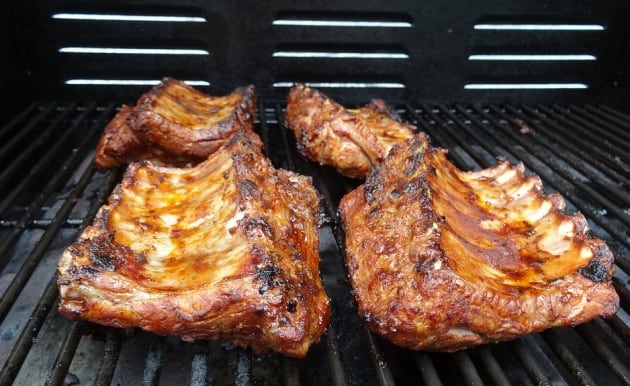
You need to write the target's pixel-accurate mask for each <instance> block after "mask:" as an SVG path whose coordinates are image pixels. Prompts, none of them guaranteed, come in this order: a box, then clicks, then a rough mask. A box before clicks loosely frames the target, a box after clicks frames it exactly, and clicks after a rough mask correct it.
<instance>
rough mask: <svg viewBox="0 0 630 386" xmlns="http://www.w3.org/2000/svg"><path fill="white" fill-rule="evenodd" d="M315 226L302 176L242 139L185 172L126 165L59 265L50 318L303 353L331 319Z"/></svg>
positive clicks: (314, 201)
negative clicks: (55, 309) (55, 307)
mask: <svg viewBox="0 0 630 386" xmlns="http://www.w3.org/2000/svg"><path fill="white" fill-rule="evenodd" d="M318 220H319V196H318V194H317V193H316V191H315V189H314V188H313V185H312V182H311V179H310V178H309V177H305V176H301V175H298V174H295V173H293V172H290V171H285V170H282V169H275V168H274V167H273V166H272V165H271V163H270V161H269V160H268V159H267V158H265V157H264V156H263V155H262V154H261V153H260V152H259V151H258V148H257V147H256V146H255V145H252V144H251V142H250V140H249V137H248V136H246V135H244V134H243V133H240V134H237V135H236V136H235V137H234V138H232V140H231V141H230V142H228V143H227V144H226V145H225V146H223V147H222V148H221V149H220V150H218V151H217V152H215V153H213V154H212V155H211V156H210V157H209V158H208V159H207V160H206V161H204V162H202V163H200V164H198V165H196V166H193V167H190V168H176V167H167V166H163V165H158V164H155V163H153V162H147V161H145V162H140V163H132V164H130V165H129V167H128V170H127V171H126V173H125V175H124V177H123V180H122V182H121V183H120V184H119V185H118V186H117V187H116V188H115V190H114V191H113V193H112V194H111V196H110V198H109V203H108V204H107V205H104V206H103V207H102V208H101V209H100V211H99V212H98V214H97V216H96V219H95V220H94V223H93V224H92V225H91V226H88V227H87V228H86V229H85V231H84V232H83V233H82V234H81V236H80V238H79V239H78V240H77V241H76V242H75V243H74V244H72V245H71V246H70V247H68V248H67V249H66V250H65V252H64V253H63V255H62V257H61V260H60V262H59V266H58V269H59V274H60V276H59V280H58V285H59V292H60V297H61V303H60V305H59V310H60V312H61V313H62V314H63V315H65V316H67V317H69V318H72V319H85V320H88V321H91V322H95V323H99V324H103V325H107V326H114V327H125V328H128V327H141V328H143V329H145V330H148V331H151V332H154V333H157V334H163V335H166V334H176V335H180V336H181V337H182V339H184V340H187V341H190V340H195V339H218V338H225V339H227V340H229V341H231V342H233V343H235V344H238V345H240V346H243V347H251V348H252V349H253V350H254V351H256V352H266V351H268V350H274V351H277V352H280V353H283V354H286V355H290V356H296V357H302V356H304V355H305V354H306V352H307V350H308V348H309V346H310V345H311V344H312V343H313V342H316V341H318V340H319V338H320V336H321V335H322V333H323V332H324V329H325V327H326V325H327V322H328V318H329V299H328V297H327V295H326V293H325V291H324V288H323V284H322V281H321V279H320V276H319V252H318V247H319V245H318V242H319V238H318Z"/></svg>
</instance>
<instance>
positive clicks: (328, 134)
mask: <svg viewBox="0 0 630 386" xmlns="http://www.w3.org/2000/svg"><path fill="white" fill-rule="evenodd" d="M285 121H286V124H287V126H288V127H289V128H291V129H292V130H293V133H294V135H295V137H296V140H297V144H298V147H299V150H300V152H301V153H302V154H303V155H304V156H306V157H308V158H310V159H312V160H314V161H317V162H319V163H320V164H323V165H328V166H332V167H334V168H335V169H336V170H337V171H338V172H339V173H341V174H342V175H344V176H347V177H352V178H358V179H364V178H365V176H366V175H367V174H368V173H369V171H370V170H371V168H372V166H373V165H378V164H379V163H380V162H382V160H383V158H385V156H386V155H387V152H389V149H390V148H391V147H392V146H393V145H394V144H396V143H398V142H400V141H403V140H405V139H407V138H410V137H412V136H413V134H414V130H415V127H414V126H412V125H410V124H407V123H403V122H402V121H400V119H399V118H398V116H397V114H396V113H395V112H394V110H393V109H391V108H390V107H389V106H387V105H386V104H385V102H383V101H382V100H380V99H373V100H372V102H371V103H369V104H367V105H365V106H363V107H361V108H358V109H346V108H345V107H343V106H342V105H340V104H338V103H337V102H335V101H333V100H332V99H330V98H328V97H327V96H325V95H324V94H323V93H322V92H320V91H318V90H316V89H313V88H310V87H307V86H305V85H303V84H298V85H296V86H294V87H292V88H291V90H290V91H289V96H288V98H287V109H286V115H285Z"/></svg>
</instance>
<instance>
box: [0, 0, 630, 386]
mask: <svg viewBox="0 0 630 386" xmlns="http://www.w3.org/2000/svg"><path fill="white" fill-rule="evenodd" d="M199 3H200V2H184V3H183V4H184V5H177V6H174V5H172V4H170V3H167V2H163V1H155V2H152V3H151V4H148V3H146V2H130V3H128V4H123V3H113V4H111V5H110V4H107V3H106V2H99V3H94V4H89V5H85V4H81V3H74V2H66V1H56V2H36V1H26V2H16V3H15V4H10V3H9V4H5V5H2V8H3V10H4V11H5V12H2V15H1V16H0V18H2V21H3V22H4V23H2V24H3V25H4V27H3V28H4V29H5V31H4V32H5V34H3V37H2V41H1V44H2V47H3V51H4V52H6V53H8V54H9V55H6V56H5V58H9V60H8V61H7V60H6V59H5V61H3V63H2V64H0V66H1V67H0V68H2V70H3V72H2V75H0V89H1V90H2V91H3V92H4V95H5V99H6V95H11V96H14V97H12V98H11V99H10V101H8V102H7V103H5V104H3V106H2V112H3V116H2V117H1V118H0V122H2V124H1V125H0V164H2V168H1V169H0V269H1V275H0V293H1V294H2V298H1V300H0V368H1V372H0V385H8V384H16V385H18V384H19V385H34V384H51V385H75V384H82V385H83V384H97V385H109V384H120V385H135V384H143V385H173V384H190V385H223V384H237V385H276V384H286V385H375V384H380V385H407V384H414V385H422V384H423V385H460V384H461V385H464V384H466V385H504V384H516V385H563V384H569V385H594V384H600V385H624V384H625V385H627V384H630V315H628V312H629V310H630V230H629V229H630V188H629V186H630V105H629V104H628V103H627V100H628V98H627V97H628V96H630V85H628V84H627V83H628V80H630V66H629V65H628V62H627V58H628V55H629V54H630V40H628V39H629V36H630V29H629V27H628V23H627V20H630V5H628V4H625V3H624V2H621V1H607V2H604V3H601V2H594V1H593V2H587V1H574V2H571V1H559V2H557V4H548V3H545V2H534V3H535V4H530V3H531V2H517V1H515V2H510V4H502V3H503V2H499V1H484V2H482V3H484V6H486V8H484V7H482V6H481V4H479V5H477V6H476V7H475V9H473V10H471V9H468V8H467V6H471V5H470V4H466V2H463V1H462V2H459V1H456V2H450V3H449V4H442V5H440V4H441V3H440V4H438V3H439V2H434V3H431V4H422V3H420V4H416V5H410V4H406V3H405V2H396V1H394V2H388V4H379V3H378V2H369V1H368V2H365V1H363V2H359V1H344V2H341V3H337V2H316V3H313V4H310V5H308V6H307V5H303V6H301V7H298V8H299V9H296V7H297V6H296V5H295V4H292V3H290V2H274V4H267V3H265V4H258V3H257V2H248V1H235V2H228V3H225V4H209V2H207V4H206V3H203V4H199ZM389 3H391V4H389ZM460 3H461V4H460ZM464 4H465V5H464ZM477 8H478V9H477ZM482 8H484V9H482ZM158 20H163V21H158ZM510 28H511V29H510ZM528 28H529V29H528ZM501 31H504V32H501ZM114 48H117V49H118V51H115V50H113V49H114ZM96 49H100V50H101V51H98V50H96ZM130 49H134V50H135V51H129V50H130ZM143 49H144V50H145V51H142V50H143ZM147 49H152V50H154V51H146V50H147ZM157 49H165V50H166V51H164V52H165V53H164V52H163V53H161V54H160V53H159V52H160V51H155V50H157ZM184 49H185V50H187V51H178V50H184ZM108 50H109V51H108ZM553 50H556V51H553ZM106 51H108V52H106ZM204 52H205V53H204ZM173 53H176V54H175V55H173ZM428 53H430V55H428ZM550 53H553V55H555V56H553V58H556V59H557V60H556V59H553V58H550V57H549V55H551V54H550ZM156 55H158V56H157V58H158V59H159V60H156ZM493 55H494V56H493ZM501 55H503V56H501ZM505 55H509V56H507V57H506V56H505ZM523 55H525V56H523ZM527 55H529V59H528V60H526V59H523V58H524V57H527ZM589 55H590V56H589ZM484 57H485V58H495V59H494V60H495V61H492V60H493V59H490V61H488V60H485V59H480V58H484ZM545 57H547V60H545V61H543V62H542V63H539V62H540V61H541V59H543V58H545ZM497 58H498V59H497ZM519 58H520V59H519ZM568 58H574V59H568ZM449 64H450V65H449ZM162 76H172V77H175V78H178V79H182V80H187V81H190V82H191V83H192V84H193V85H195V86H196V87H199V88H200V89H202V90H205V91H208V92H210V93H214V94H220V93H222V92H225V91H227V90H229V89H231V88H232V87H234V86H237V85H244V84H247V83H253V84H255V85H256V87H257V90H258V92H259V94H260V97H259V101H258V105H257V117H256V124H255V128H256V131H257V132H258V133H259V134H260V136H261V138H262V139H263V141H264V145H265V151H266V154H267V156H268V157H269V158H270V159H271V160H272V162H273V163H274V165H275V166H276V167H282V168H286V169H290V170H295V171H297V172H299V173H302V174H305V175H309V176H312V177H313V180H314V184H315V187H316V188H317V190H318V191H319V192H320V193H321V195H322V198H323V200H322V208H321V211H322V214H323V218H324V220H325V221H324V222H323V225H322V227H321V230H320V242H321V244H320V254H321V271H322V278H323V281H324V285H325V287H326V290H327V293H328V294H329V296H330V297H331V298H332V316H331V322H330V325H329V327H328V330H327V333H326V334H325V335H324V336H323V338H322V340H321V342H319V343H318V344H316V345H314V346H313V347H311V349H310V351H309V354H308V356H307V357H306V358H304V359H301V360H298V359H292V358H287V357H283V356H281V355H278V354H273V353H272V354H269V355H265V356H257V355H254V354H252V353H251V352H250V351H248V350H243V349H240V348H237V347H235V346H233V345H230V344H228V343H226V342H223V341H216V342H215V341H212V342H208V341H197V342H194V343H185V342H182V341H181V340H180V339H179V338H178V337H173V336H169V337H161V336H157V335H154V334H151V333H147V332H144V331H142V330H139V329H114V328H106V327H102V326H97V325H93V324H90V323H86V322H80V321H70V320H68V319H66V318H64V317H62V316H61V315H59V314H58V312H57V310H56V308H57V300H58V291H57V285H56V278H57V275H56V264H57V261H58V259H59V257H60V255H61V253H62V251H63V250H64V249H65V248H66V247H67V246H68V245H69V244H70V243H71V242H73V241H74V240H75V239H76V237H77V236H78V234H79V233H80V232H81V230H82V229H83V228H84V227H85V226H87V225H88V224H90V223H91V221H92V219H93V218H94V216H95V214H96V211H97V210H98V208H99V207H100V206H101V205H102V204H103V203H104V202H106V201H107V197H108V195H109V193H110V192H111V191H112V189H113V188H114V186H115V185H116V184H117V183H118V182H119V181H120V178H121V176H122V173H123V172H124V170H122V169H119V170H111V171H108V172H104V173H103V172H99V171H96V170H95V169H94V166H93V164H92V157H93V154H94V149H95V146H96V142H97V140H98V138H99V136H100V134H101V133H102V130H103V128H104V127H105V125H106V124H107V122H108V121H109V120H110V119H111V118H112V117H113V116H114V115H115V113H116V111H117V109H119V108H120V106H121V104H122V103H133V102H134V101H135V99H136V98H137V97H138V96H139V95H140V94H141V93H143V92H145V91H147V90H148V89H149V88H150V85H151V84H152V82H156V81H158V80H159V79H160V78H161V77H162ZM295 81H301V82H307V83H309V84H311V85H313V86H314V87H317V88H320V89H322V90H323V91H324V92H326V93H327V94H328V95H329V96H331V97H333V98H335V99H337V100H339V101H340V102H342V103H345V104H347V105H357V104H361V103H365V102H367V101H368V100H369V99H370V98H372V97H381V98H383V99H385V100H386V101H387V102H389V103H390V104H392V105H393V106H394V107H395V108H396V110H397V111H398V112H399V114H400V115H401V117H402V118H403V119H405V120H407V121H409V122H412V123H413V124H415V125H417V126H418V128H419V129H420V130H422V131H424V132H426V133H428V134H429V136H430V137H431V140H432V142H433V145H435V146H440V147H444V148H447V149H448V150H449V153H448V154H449V157H450V159H451V160H452V161H453V162H454V163H455V164H456V165H457V166H458V167H460V168H461V169H464V170H477V169H480V168H485V167H490V166H493V165H494V164H495V162H496V159H497V158H506V159H508V160H509V161H511V162H513V163H517V162H523V163H524V164H525V167H526V169H527V172H528V173H535V174H538V175H539V176H540V177H541V178H542V180H543V183H544V186H545V189H546V192H551V191H557V192H559V193H560V194H562V196H564V197H565V199H566V201H567V211H568V212H571V213H573V212H576V211H580V212H582V213H583V214H584V215H585V216H586V218H587V219H588V222H589V225H590V227H591V229H592V231H593V233H594V234H595V235H596V236H598V237H600V238H602V239H604V240H605V241H606V242H607V243H608V245H609V246H610V247H611V248H612V249H613V250H614V252H615V257H616V274H615V277H614V280H613V284H614V286H615V288H616V290H617V292H618V293H619V295H620V299H621V307H620V310H619V311H618V313H617V314H616V315H614V316H613V317H611V318H609V319H601V318H598V319H595V320H593V321H591V322H589V323H586V324H583V325H579V326H576V327H573V328H571V327H566V328H554V329H551V330H547V331H544V332H542V333H540V334H532V335H527V336H523V337H522V338H519V339H516V340H514V341H510V342H505V343H500V344H490V345H484V346H481V347H478V348H475V349H471V350H464V351H459V352H456V353H452V354H450V353H430V352H422V351H420V352H414V351H410V350H406V349H401V348H399V347H396V346H394V345H392V344H391V343H389V342H388V341H386V340H383V339H381V338H380V337H379V336H377V335H375V334H373V333H371V332H370V331H369V330H368V329H367V328H366V327H365V325H364V324H363V322H362V320H361V319H360V317H359V316H358V314H357V310H356V306H355V304H354V303H353V299H352V295H351V290H350V286H349V283H348V281H347V273H346V269H345V265H344V258H345V257H344V255H343V248H342V245H343V230H342V229H341V226H340V221H339V217H338V215H337V204H338V203H339V200H340V198H341V197H342V196H343V195H344V194H346V193H347V192H349V191H350V190H352V189H354V188H355V187H356V186H357V185H358V182H357V181H354V180H350V179H346V178H343V177H341V176H339V174H337V173H336V172H335V171H333V170H332V169H329V168H327V167H322V166H319V165H317V164H315V163H313V162H311V161H308V160H306V159H305V158H304V157H302V156H301V155H300V154H299V153H298V152H297V148H296V144H295V139H294V137H293V135H292V133H291V132H290V131H289V130H288V129H287V128H286V127H285V126H284V124H283V121H284V118H283V115H284V107H285V104H286V101H285V99H284V98H285V96H286V92H287V91H288V87H290V85H291V84H292V82H295Z"/></svg>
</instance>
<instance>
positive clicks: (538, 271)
mask: <svg viewBox="0 0 630 386" xmlns="http://www.w3.org/2000/svg"><path fill="white" fill-rule="evenodd" d="M541 187H542V183H541V180H540V178H539V177H537V176H525V174H524V168H523V165H522V164H519V165H517V166H513V165H510V164H509V163H508V162H507V161H500V162H499V163H498V165H497V166H496V167H494V168H488V169H485V170H480V171H476V172H464V171H461V170H459V169H457V168H456V167H455V166H454V165H453V164H451V163H450V162H449V161H448V159H447V157H446V150H444V149H435V148H432V147H431V146H430V144H429V140H428V137H427V136H426V135H424V134H420V135H418V136H417V137H415V138H413V139H411V140H407V141H406V142H404V143H401V144H400V145H397V146H395V147H394V148H393V149H392V150H391V151H390V154H389V156H388V157H387V158H386V159H385V161H384V162H383V164H381V166H379V167H376V168H374V169H373V170H372V172H371V174H370V175H369V176H368V177H367V180H366V182H365V184H363V185H361V186H359V187H358V188H357V189H355V190H354V191H352V192H350V193H348V194H347V195H346V196H344V197H343V199H342V201H341V203H340V213H341V218H342V221H343V226H344V229H345V248H346V256H347V265H348V269H349V275H350V279H351V284H352V287H353V291H354V295H355V298H356V301H357V303H358V307H359V312H360V314H361V315H362V316H363V318H364V319H365V321H366V322H367V324H368V326H369V327H370V328H371V329H372V330H373V331H375V332H377V333H379V334H382V335H384V336H385V337H387V338H388V339H390V340H391V341H392V342H394V343H396V344H398V345H400V346H403V347H408V348H411V349H416V350H444V351H454V350H458V349H463V348H469V347H474V346H477V345H479V344H482V343H487V342H497V341H502V340H508V339H512V338H515V337H518V336H519V335H522V334H527V333H532V332H536V331H541V330H543V329H546V328H549V327H553V326H568V325H575V324H578V323H582V322H585V321H588V320H590V319H593V318H595V317H597V316H600V315H602V316H610V315H612V314H614V313H615V312H616V310H617V308H618V302H619V299H618V296H617V294H616V292H615V290H614V289H613V287H612V284H611V279H612V275H613V269H614V268H613V262H614V258H613V255H612V253H611V251H610V249H609V248H608V247H607V245H606V244H605V243H604V242H603V241H602V240H600V239H597V238H592V237H591V236H590V235H589V231H588V227H587V223H586V220H585V219H584V217H583V216H582V215H581V214H576V215H567V214H566V213H565V205H564V200H563V198H562V197H561V196H560V195H558V194H556V193H554V194H550V195H543V194H542V193H541Z"/></svg>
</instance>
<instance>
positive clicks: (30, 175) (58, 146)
mask: <svg viewBox="0 0 630 386" xmlns="http://www.w3.org/2000/svg"><path fill="white" fill-rule="evenodd" d="M110 109H113V106H110ZM94 110H95V104H94V103H92V104H90V105H89V106H88V107H87V108H86V109H85V111H84V112H83V113H82V114H81V115H79V117H78V118H77V119H76V120H75V122H74V123H73V124H72V126H71V127H69V128H68V130H65V131H64V132H63V133H62V134H61V136H60V137H59V138H57V139H56V140H55V141H54V142H53V143H52V144H51V145H50V146H49V147H47V150H46V151H45V152H44V153H43V154H42V155H41V156H40V157H38V161H37V163H36V164H35V165H33V166H31V167H29V168H28V171H26V173H25V175H24V177H23V178H22V179H21V180H20V181H19V182H18V183H17V184H15V186H14V187H13V189H12V190H11V192H10V193H8V194H7V195H6V196H5V197H4V198H3V200H2V202H1V203H0V214H3V213H5V212H6V211H7V209H9V207H10V206H11V205H13V204H14V203H15V200H16V199H17V198H18V197H20V196H21V195H23V194H25V192H27V191H28V189H30V188H31V187H32V186H33V185H34V184H35V183H36V181H37V179H38V177H40V176H41V175H42V174H43V173H44V171H45V169H46V168H47V167H50V164H51V162H52V160H53V159H54V158H55V156H56V155H58V154H59V153H60V152H61V151H64V150H66V151H67V149H64V146H66V147H67V145H68V143H66V141H67V139H68V138H69V137H70V136H71V135H72V134H73V133H75V132H76V131H77V130H78V129H79V128H80V127H81V125H82V124H83V121H84V120H85V119H86V117H87V116H88V115H89V114H91V113H92V112H93V111H94ZM110 111H111V110H110ZM106 117H109V114H102V115H101V117H100V119H99V120H98V121H97V122H96V123H95V124H94V125H93V126H92V127H91V128H90V130H89V131H88V132H87V135H85V136H84V139H83V140H82V141H81V142H80V143H79V144H78V145H77V146H76V147H77V148H79V149H86V147H87V145H88V143H90V142H91V141H92V140H93V139H94V137H95V136H96V133H97V130H96V128H97V127H99V126H100V125H102V124H103V122H104V120H105V118H106ZM79 160H80V158H79V152H71V153H70V155H69V156H68V157H67V159H66V162H65V163H64V164H63V165H62V166H61V168H59V172H57V173H54V174H53V176H51V177H49V178H50V181H49V182H48V184H47V185H46V187H45V188H44V189H43V190H42V191H41V193H40V194H39V195H38V196H37V197H36V198H35V199H34V200H33V202H32V204H30V205H29V209H28V210H27V213H29V214H28V215H25V216H24V217H23V219H22V220H21V224H20V226H25V225H26V224H27V223H28V221H30V217H32V214H33V213H34V212H35V208H38V207H39V206H41V203H43V202H44V200H46V199H47V198H48V197H50V195H51V194H52V192H53V191H54V189H56V188H57V187H58V185H59V183H63V182H64V181H65V180H66V178H67V176H68V175H69V174H70V173H71V172H72V171H73V170H74V169H75V168H76V166H77V163H78V162H79Z"/></svg>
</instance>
